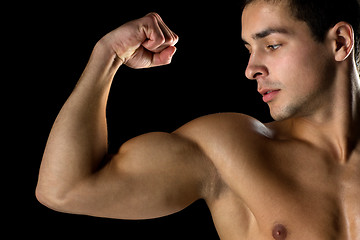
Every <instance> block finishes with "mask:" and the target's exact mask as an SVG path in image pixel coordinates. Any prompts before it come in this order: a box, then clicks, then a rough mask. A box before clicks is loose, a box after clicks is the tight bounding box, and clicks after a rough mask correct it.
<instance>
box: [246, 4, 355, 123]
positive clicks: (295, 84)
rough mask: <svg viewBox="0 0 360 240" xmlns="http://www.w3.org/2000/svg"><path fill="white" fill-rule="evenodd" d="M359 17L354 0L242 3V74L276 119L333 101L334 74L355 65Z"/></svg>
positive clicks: (305, 113) (314, 109)
mask: <svg viewBox="0 0 360 240" xmlns="http://www.w3.org/2000/svg"><path fill="white" fill-rule="evenodd" d="M359 18H360V14H359V3H358V2H357V0H345V1H344V0H342V1H341V2H340V1H335V0H246V3H245V8H244V11H243V16H242V37H243V40H244V43H245V46H246V47H247V48H248V49H249V51H250V53H251V55H250V59H249V64H248V67H247V69H246V76H247V77H248V78H249V79H256V80H257V81H258V90H259V92H261V94H263V95H264V101H266V102H268V104H269V107H270V111H271V115H272V116H273V118H274V119H275V120H281V119H285V118H288V117H294V116H297V115H298V116H303V115H308V114H312V113H313V112H314V111H317V110H319V108H320V107H321V106H323V105H324V103H325V102H326V101H328V100H329V98H331V97H333V95H332V94H334V92H333V91H332V90H333V89H334V88H333V86H334V84H335V83H334V81H335V78H336V76H338V72H337V71H338V70H339V69H342V70H344V67H343V66H344V65H345V64H346V66H349V65H352V66H355V65H356V63H355V62H356V61H357V62H358V64H359V38H360V23H359V22H360V21H359ZM355 56H356V57H355ZM355 59H356V60H355ZM358 67H359V65H358ZM277 90H280V91H277ZM269 91H273V92H271V93H269Z"/></svg>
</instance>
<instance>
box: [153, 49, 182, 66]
mask: <svg viewBox="0 0 360 240" xmlns="http://www.w3.org/2000/svg"><path fill="white" fill-rule="evenodd" d="M175 52H176V47H174V46H169V47H167V48H166V49H164V50H163V51H161V52H160V53H155V54H154V55H153V58H152V63H151V66H150V67H156V66H162V65H167V64H170V63H171V60H172V57H173V56H174V54H175Z"/></svg>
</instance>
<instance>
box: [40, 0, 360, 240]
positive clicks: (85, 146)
mask: <svg viewBox="0 0 360 240" xmlns="http://www.w3.org/2000/svg"><path fill="white" fill-rule="evenodd" d="M300 2H301V1H292V0H282V1H280V0H278V1H265V0H254V1H247V4H246V6H245V8H244V11H243V15H242V37H243V40H244V42H245V46H246V47H247V48H248V49H249V52H250V59H249V64H248V67H247V69H246V76H247V77H248V78H249V79H255V80H256V81H257V83H258V91H259V92H260V94H261V95H262V96H263V100H264V101H265V102H266V103H267V104H268V105H269V107H270V111H271V115H272V116H273V118H274V119H275V120H276V121H275V122H272V123H268V124H263V123H261V122H259V121H257V120H256V119H253V118H251V117H249V116H245V115H241V114H236V113H227V114H215V115H209V116H204V117H201V118H199V119H196V120H194V121H191V122H189V123H188V124H186V125H184V126H182V127H181V128H179V129H177V130H176V131H175V132H173V133H148V134H144V135H141V136H139V137H136V138H134V139H131V140H129V141H128V142H126V143H125V144H123V145H122V146H121V148H120V150H119V152H118V153H117V154H116V155H114V156H111V155H109V154H108V152H107V127H106V117H105V115H106V114H105V108H106V103H107V98H108V94H109V90H110V86H111V83H112V80H113V77H114V75H115V73H116V71H117V70H118V69H119V68H120V67H121V66H122V65H124V64H125V65H127V66H129V67H132V68H146V67H154V66H160V65H165V64H169V63H170V61H171V58H172V56H173V55H174V53H175V51H176V48H175V46H174V45H175V44H176V42H177V41H178V37H177V35H176V34H175V33H173V32H172V31H171V30H170V29H169V28H168V27H167V26H166V25H165V23H164V22H163V20H162V19H161V18H160V16H159V15H158V14H156V13H150V14H148V15H146V16H145V17H143V18H141V19H138V20H135V21H132V22H129V23H126V24H124V25H123V26H121V27H119V28H118V29H116V30H114V31H113V32H111V33H109V34H107V35H106V36H105V37H103V38H102V39H101V40H100V41H99V42H98V43H97V44H96V46H95V48H94V51H93V53H92V55H91V57H90V60H89V63H88V65H87V66H86V69H85V70H84V73H83V75H82V76H81V78H80V80H79V82H78V84H77V86H76V87H75V89H74V91H73V93H72V94H71V96H70V97H69V99H68V100H67V102H66V103H65V105H64V106H63V108H62V110H61V111H60V113H59V115H58V117H57V119H56V121H55V123H54V126H53V128H52V130H51V133H50V136H49V139H48V143H47V146H46V149H45V153H44V157H43V161H42V164H41V168H40V174H39V182H38V186H37V189H36V195H37V198H38V200H39V201H40V202H41V203H43V204H45V205H46V206H48V207H50V208H52V209H54V210H57V211H63V212H68V213H76V214H87V215H92V216H100V217H109V218H119V219H146V218H155V217H160V216H165V215H168V214H172V213H175V212H177V211H180V210H182V209H184V208H185V207H187V206H188V205H189V204H191V203H192V202H194V201H196V200H197V199H201V198H202V199H205V201H206V203H207V205H208V207H209V209H210V211H211V213H212V216H213V220H214V223H215V226H216V229H217V231H218V233H219V236H220V238H221V239H225V240H226V239H228V240H233V239H297V240H300V239H314V240H315V239H352V240H355V239H357V240H358V239H360V202H359V199H360V80H359V72H358V70H357V68H356V60H355V59H358V52H357V51H356V50H355V47H357V45H358V43H356V42H355V39H356V41H357V40H358V38H359V19H358V17H359V16H358V15H356V14H355V13H357V14H358V11H352V13H350V10H354V6H355V9H358V8H359V5H358V3H357V2H356V0H354V1H350V0H349V1H348V2H349V4H350V2H351V3H352V5H353V6H351V8H349V12H345V13H342V15H343V16H350V17H349V19H350V20H346V19H344V21H336V22H335V23H333V24H331V26H330V27H326V26H325V27H324V24H323V25H321V24H317V25H316V23H314V24H313V26H311V23H310V22H305V20H304V19H302V17H304V13H302V12H301V11H300V10H301V5H299V4H301V3H300ZM302 2H304V1H302ZM313 2H316V3H319V2H320V1H309V4H310V6H309V7H310V8H311V10H312V11H314V12H316V11H317V10H319V11H320V9H319V8H318V9H316V7H319V6H321V5H320V4H314V3H313ZM322 2H324V3H326V4H327V6H324V8H325V7H326V8H329V9H331V4H333V9H337V7H336V3H334V2H336V1H322ZM334 4H335V5H334ZM338 4H341V5H347V3H343V2H341V3H338ZM349 4H348V5H349ZM334 6H335V7H334ZM321 7H322V6H321ZM338 9H340V10H341V9H342V8H338ZM351 16H353V17H352V18H351ZM305 18H306V19H308V18H307V17H305ZM313 19H314V22H317V21H318V20H317V16H316V15H315V16H313ZM323 19H326V18H323ZM354 19H355V20H354ZM345 20H346V21H345ZM352 20H354V21H352ZM309 21H310V20H309ZM324 21H325V20H324ZM347 21H352V22H347ZM314 26H320V30H322V31H323V32H324V34H323V36H322V35H321V34H320V35H319V34H318V32H316V31H315V30H316V28H314ZM321 26H322V27H321ZM318 30H319V29H318ZM316 34H318V35H316ZM319 36H322V37H321V38H320V37H319ZM355 54H357V56H355ZM124 117H126V116H124ZM105 159H106V160H105ZM104 161H105V162H104Z"/></svg>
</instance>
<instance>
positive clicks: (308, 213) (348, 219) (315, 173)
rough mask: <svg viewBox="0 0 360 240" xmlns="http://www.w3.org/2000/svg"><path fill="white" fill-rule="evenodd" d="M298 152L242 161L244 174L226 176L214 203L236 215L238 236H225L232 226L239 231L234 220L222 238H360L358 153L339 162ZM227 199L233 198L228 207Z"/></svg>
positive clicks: (336, 239) (232, 229)
mask: <svg viewBox="0 0 360 240" xmlns="http://www.w3.org/2000/svg"><path fill="white" fill-rule="evenodd" d="M299 154H300V153H296V152H295V154H289V155H288V156H287V157H292V158H293V159H286V158H284V157H279V158H278V159H276V158H273V159H275V160H272V161H269V162H267V164H264V163H263V164H259V162H256V161H254V162H253V163H248V164H247V165H242V166H246V168H247V169H246V171H243V170H239V172H238V173H237V174H243V175H242V176H241V175H237V176H235V175H231V176H230V175H229V176H228V178H227V179H232V180H234V181H231V180H230V181H231V182H229V189H230V190H229V191H228V193H227V194H224V197H223V198H221V197H219V199H220V200H219V203H218V206H221V208H222V212H226V211H229V212H230V213H231V215H232V221H234V220H236V219H238V220H236V221H237V222H238V224H239V226H238V227H237V230H239V229H241V231H242V233H241V236H242V237H240V234H239V236H237V238H234V237H229V238H227V237H226V236H227V235H228V236H230V235H229V234H227V233H229V232H232V231H234V230H235V232H234V233H233V234H232V236H235V235H237V234H236V227H234V223H232V225H233V227H232V228H231V229H226V231H224V232H225V235H224V237H223V238H222V239H278V240H282V239H290V240H291V239H297V240H301V239H314V240H317V239H319V240H332V239H334V240H360V156H359V155H354V157H353V158H352V159H351V160H350V161H349V162H348V163H347V164H343V165H338V164H333V163H331V162H330V161H328V160H327V159H326V157H324V156H317V155H315V154H314V155H312V154H303V155H299ZM314 157H317V159H312V158H314ZM315 160H317V161H315ZM235 172H236V171H235V170H233V172H232V173H229V174H235ZM239 176H240V177H239ZM229 192H230V193H229ZM240 199H241V200H240ZM221 202H223V203H221ZM226 202H228V203H230V202H231V203H230V204H228V206H229V209H227V210H226V205H225V203H226ZM215 206H216V205H215ZM236 206H239V207H238V208H237V207H236ZM213 211H214V212H216V209H214V208H213ZM239 215H242V217H239ZM216 216H217V215H216V214H214V222H215V225H216V224H217V223H216V222H217V219H216ZM235 216H236V217H235ZM218 220H219V221H227V220H225V217H224V216H222V217H220V218H218ZM217 225H218V226H221V227H222V228H226V224H220V223H218V224H217ZM240 225H242V226H240ZM229 226H230V225H229ZM244 226H246V227H244ZM219 232H220V231H219ZM239 232H240V231H239ZM244 236H246V237H244Z"/></svg>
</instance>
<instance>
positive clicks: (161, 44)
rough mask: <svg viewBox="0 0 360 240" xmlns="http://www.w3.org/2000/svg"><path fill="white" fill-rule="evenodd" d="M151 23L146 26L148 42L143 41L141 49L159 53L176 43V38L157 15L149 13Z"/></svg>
mask: <svg viewBox="0 0 360 240" xmlns="http://www.w3.org/2000/svg"><path fill="white" fill-rule="evenodd" d="M146 17H148V18H149V19H150V20H151V22H150V23H149V25H148V26H147V27H148V28H147V31H148V32H147V33H148V40H146V41H144V43H143V44H142V45H143V47H145V48H146V49H148V50H150V51H152V52H161V51H163V50H164V49H166V48H167V47H169V46H174V45H175V44H176V43H177V42H178V39H179V38H178V36H177V35H176V34H175V33H174V32H172V31H171V30H170V29H169V28H168V27H167V26H166V24H165V23H164V21H163V20H162V19H161V17H160V16H159V15H158V14H157V13H150V14H148V15H147V16H146Z"/></svg>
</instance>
